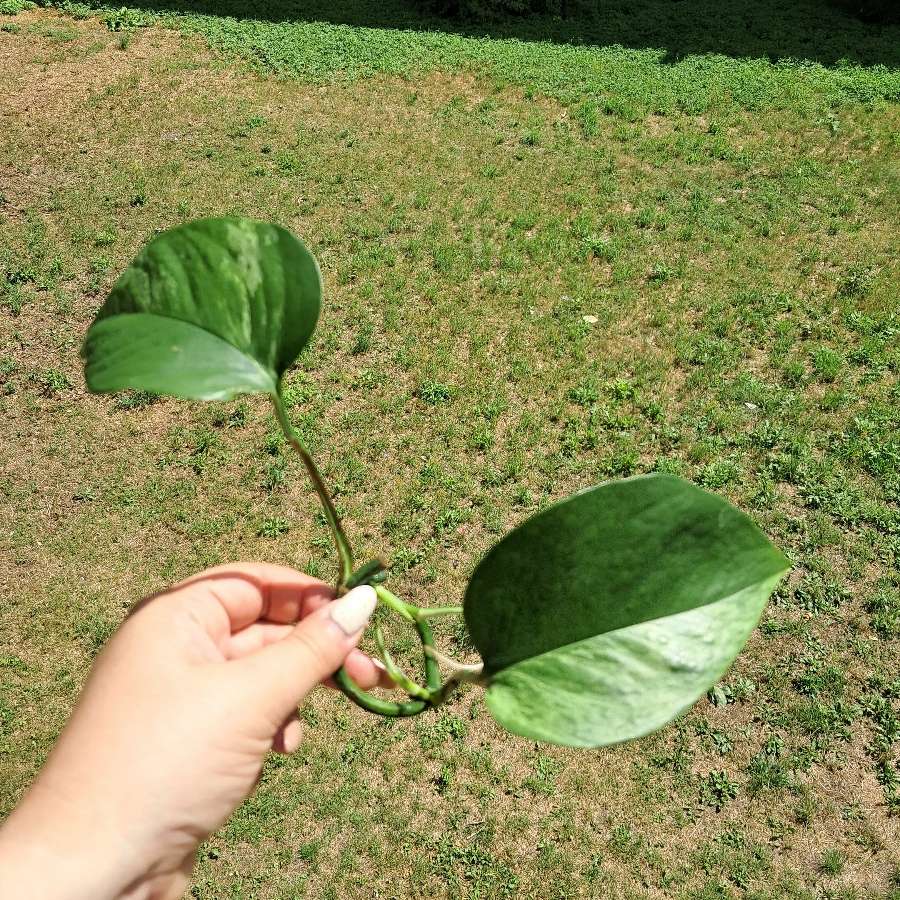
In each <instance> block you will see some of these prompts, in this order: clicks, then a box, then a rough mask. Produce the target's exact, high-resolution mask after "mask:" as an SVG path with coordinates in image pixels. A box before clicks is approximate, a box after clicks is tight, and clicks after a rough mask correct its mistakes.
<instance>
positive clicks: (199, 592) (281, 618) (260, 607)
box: [174, 563, 334, 634]
mask: <svg viewBox="0 0 900 900" xmlns="http://www.w3.org/2000/svg"><path fill="white" fill-rule="evenodd" d="M174 590H178V591H187V592H188V593H189V595H191V599H192V600H193V601H194V602H196V603H197V611H198V612H200V611H201V610H202V611H203V612H204V613H206V614H207V615H208V616H210V619H208V620H207V621H208V624H209V625H211V626H215V625H217V626H218V627H217V628H216V630H222V631H224V630H225V628H224V627H223V626H226V622H222V621H221V618H220V617H221V616H222V614H223V613H224V617H225V619H226V621H227V632H226V633H232V634H233V633H234V632H236V631H240V630H241V629H242V628H246V627H247V626H248V625H251V624H253V623H254V622H258V621H265V622H274V623H276V624H292V623H294V622H297V621H299V620H300V619H302V618H303V617H304V616H305V615H307V614H308V613H310V612H312V611H313V610H314V609H318V608H319V607H320V606H322V605H323V604H325V603H327V602H328V601H329V600H332V599H333V598H334V588H332V587H330V586H329V585H327V584H325V582H323V581H320V580H319V579H318V578H313V577H312V576H310V575H306V574H304V573H303V572H298V571H297V570H296V569H291V568H288V567H287V566H277V565H273V564H271V563H228V564H225V565H222V566H216V567H215V568H212V569H207V570H206V571H205V572H200V573H199V574H198V575H194V576H193V577H191V578H189V579H188V580H187V581H183V582H182V583H181V584H179V585H178V586H177V587H176V588H175V589H174ZM217 612H218V615H217ZM214 619H219V620H220V621H219V622H218V623H214V621H212V620H214Z"/></svg>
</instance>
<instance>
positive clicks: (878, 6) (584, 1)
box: [423, 0, 900, 23]
mask: <svg viewBox="0 0 900 900" xmlns="http://www.w3.org/2000/svg"><path fill="white" fill-rule="evenodd" d="M832 2H833V3H834V5H835V6H837V7H839V8H841V9H843V10H845V11H846V12H848V13H850V14H852V15H854V16H856V17H857V18H859V19H862V20H863V21H866V22H884V23H890V22H900V0H832ZM423 3H424V5H426V6H427V7H429V8H430V9H431V10H432V11H434V12H436V13H438V14H439V15H443V16H449V17H451V18H459V19H466V20H470V21H490V20H496V19H501V18H504V17H506V16H522V15H543V16H546V15H552V16H561V17H563V18H569V17H571V16H576V15H578V16H585V15H588V16H591V15H594V16H601V15H602V14H603V0H423Z"/></svg>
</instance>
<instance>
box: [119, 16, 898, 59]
mask: <svg viewBox="0 0 900 900" xmlns="http://www.w3.org/2000/svg"><path fill="white" fill-rule="evenodd" d="M127 5H128V6H130V7H133V8H137V9H143V10H147V11H152V12H159V13H180V14H188V15H190V14H202V15H207V16H220V17H232V18H236V19H255V20H261V21H267V22H296V23H300V22H325V23H330V24H335V25H350V26H359V27H369V28H388V29H409V30H414V31H431V32H435V31H437V32H445V33H452V34H460V35H465V36H471V37H494V38H518V39H520V40H525V41H551V42H554V43H567V44H576V45H588V46H609V45H613V44H619V45H622V46H624V47H628V48H634V49H645V48H652V49H657V50H663V51H665V54H666V55H665V61H666V62H677V61H678V60H680V59H683V58H684V57H686V56H690V55H694V54H705V53H717V54H723V55H725V56H731V57H736V58H752V59H769V60H771V61H777V60H781V59H793V60H809V61H810V62H818V63H822V64H824V65H828V66H832V65H840V64H841V63H842V62H844V61H846V62H847V63H857V64H860V65H864V66H871V65H878V64H881V65H885V66H888V67H890V68H900V25H878V24H874V23H867V22H863V21H860V20H859V19H857V18H855V17H853V16H852V15H850V14H849V13H848V12H846V11H845V10H844V9H843V8H841V7H840V6H839V5H838V0H792V2H784V0H595V2H594V3H592V4H590V10H589V11H588V12H585V13H582V14H581V15H579V16H577V17H572V18H568V19H561V18H559V17H551V16H531V17H525V18H522V19H507V20H503V21H498V22H492V23H466V22H459V21H456V20H451V19H446V18H441V17H439V16H436V15H434V14H433V13H431V12H429V11H427V9H426V8H425V6H426V4H425V3H417V2H416V0H332V2H328V0H129V2H128V4H127ZM585 5H586V6H587V5H588V4H585Z"/></svg>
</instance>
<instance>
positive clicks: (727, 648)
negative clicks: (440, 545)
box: [465, 475, 789, 747]
mask: <svg viewBox="0 0 900 900" xmlns="http://www.w3.org/2000/svg"><path fill="white" fill-rule="evenodd" d="M788 568H789V566H788V562H787V560H786V559H785V557H784V556H783V555H782V554H781V553H780V552H779V551H778V550H777V549H776V548H775V547H774V546H773V545H772V544H771V543H770V542H769V540H768V539H767V538H766V537H765V535H763V534H762V532H761V531H760V530H759V529H758V528H757V527H756V526H755V525H754V524H753V522H751V521H750V519H749V518H748V517H747V516H746V515H744V514H743V513H742V512H740V511H739V510H737V509H735V508H734V507H733V506H731V505H730V504H729V503H727V502H726V501H724V500H722V499H721V498H720V497H717V496H715V495H713V494H710V493H707V492H706V491H703V490H700V489H699V488H697V487H695V486H693V485H691V484H688V483H687V482H685V481H682V480H681V479H679V478H675V477H674V476H671V475H649V476H641V477H637V478H630V479H626V480H623V481H615V482H610V483H608V484H603V485H600V486H598V487H595V488H591V489H589V490H586V491H583V492H581V493H579V494H575V495H574V496H573V497H570V498H569V499H567V500H564V501H562V502H561V503H558V504H556V505H555V506H552V507H550V508H549V509H547V510H545V511H543V512H541V513H539V514H538V515H536V516H534V517H533V518H531V519H529V520H528V521H527V522H525V523H524V524H523V525H521V526H520V527H519V528H517V529H516V530H515V531H513V532H511V533H510V534H508V535H507V536H506V537H505V538H504V539H503V540H501V541H500V542H499V543H498V544H497V545H496V546H495V547H494V548H493V549H492V550H491V551H490V552H489V553H488V554H487V555H486V556H485V558H484V559H483V560H482V561H481V563H480V564H479V565H478V567H477V568H476V570H475V572H474V574H473V575H472V578H471V581H470V582H469V586H468V588H467V590H466V598H465V618H466V624H467V625H468V628H469V631H470V633H471V635H472V638H473V640H474V642H475V646H476V647H477V648H478V650H479V652H480V653H481V656H482V658H483V660H484V664H485V674H486V675H487V677H488V679H489V686H488V691H487V704H488V708H489V709H490V711H491V714H492V715H493V716H494V718H495V719H496V720H497V721H498V722H500V724H501V725H503V726H504V727H505V728H506V729H508V730H509V731H512V732H513V733H515V734H521V735H524V736H526V737H530V738H535V739H537V740H542V741H549V742H552V743H557V744H566V745H569V746H575V747H594V746H600V745H603V744H613V743H617V742H619V741H624V740H628V739H630V738H635V737H639V736H641V735H644V734H647V733H649V732H651V731H653V730H655V729H657V728H659V727H661V726H662V725H664V724H665V723H666V722H668V721H669V720H670V719H672V718H673V717H674V716H676V715H677V714H678V713H680V712H682V711H683V710H685V709H686V708H687V707H689V706H690V705H691V704H692V703H693V702H694V701H695V700H696V699H697V698H698V697H700V696H701V695H702V694H703V693H704V692H705V691H706V690H708V689H709V687H710V686H711V685H712V684H714V683H715V682H716V681H718V679H719V678H721V676H722V674H723V673H724V672H725V670H726V669H727V668H728V666H729V665H730V664H731V662H732V661H733V660H734V658H735V656H737V654H738V653H739V652H740V650H741V648H742V647H743V645H744V643H745V642H746V640H747V638H748V637H749V635H750V632H751V631H752V630H753V628H754V627H755V625H756V623H757V621H758V620H759V616H760V614H761V613H762V610H763V607H764V606H765V604H766V601H767V600H768V597H769V595H770V594H771V592H772V591H773V590H774V588H775V585H776V584H777V583H778V581H779V579H780V578H781V577H782V575H783V574H784V573H785V572H786V571H787V570H788Z"/></svg>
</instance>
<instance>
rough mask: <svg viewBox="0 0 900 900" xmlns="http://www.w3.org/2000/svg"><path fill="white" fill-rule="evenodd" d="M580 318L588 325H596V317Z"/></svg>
mask: <svg viewBox="0 0 900 900" xmlns="http://www.w3.org/2000/svg"><path fill="white" fill-rule="evenodd" d="M581 318H582V319H584V321H585V322H587V323H588V325H596V324H597V322H598V319H597V317H596V316H582V317H581Z"/></svg>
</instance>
